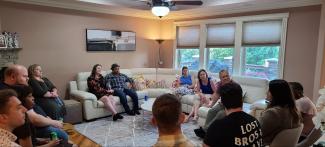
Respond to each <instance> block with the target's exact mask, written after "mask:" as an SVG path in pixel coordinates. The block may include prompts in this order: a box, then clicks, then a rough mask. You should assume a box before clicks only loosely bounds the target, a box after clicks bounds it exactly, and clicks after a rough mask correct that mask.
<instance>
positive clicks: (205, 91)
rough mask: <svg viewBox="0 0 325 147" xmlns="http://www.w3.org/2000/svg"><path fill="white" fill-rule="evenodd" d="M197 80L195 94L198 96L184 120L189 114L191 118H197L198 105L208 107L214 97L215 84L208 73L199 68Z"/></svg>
mask: <svg viewBox="0 0 325 147" xmlns="http://www.w3.org/2000/svg"><path fill="white" fill-rule="evenodd" d="M197 76H198V81H197V82H196V89H195V91H196V94H197V95H198V96H199V100H195V102H194V105H193V107H192V111H191V113H190V114H189V115H188V117H187V118H186V119H185V122H187V121H188V120H189V118H190V117H191V116H194V117H193V120H197V119H198V111H199V108H200V106H202V105H203V106H206V107H210V102H211V100H212V99H216V96H217V94H216V90H217V88H216V86H215V85H216V84H215V83H214V82H213V81H212V80H211V78H210V77H208V73H207V72H206V71H205V70H204V69H201V70H199V72H198V74H197Z"/></svg>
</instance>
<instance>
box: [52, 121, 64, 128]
mask: <svg viewBox="0 0 325 147" xmlns="http://www.w3.org/2000/svg"><path fill="white" fill-rule="evenodd" d="M52 125H53V126H54V127H56V128H63V123H62V122H61V121H57V120H53V124H52Z"/></svg>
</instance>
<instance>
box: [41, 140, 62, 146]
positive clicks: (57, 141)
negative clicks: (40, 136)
mask: <svg viewBox="0 0 325 147" xmlns="http://www.w3.org/2000/svg"><path fill="white" fill-rule="evenodd" d="M60 141H61V139H57V140H51V141H49V142H48V143H47V144H44V145H42V146H41V147H55V146H57V145H59V144H60Z"/></svg>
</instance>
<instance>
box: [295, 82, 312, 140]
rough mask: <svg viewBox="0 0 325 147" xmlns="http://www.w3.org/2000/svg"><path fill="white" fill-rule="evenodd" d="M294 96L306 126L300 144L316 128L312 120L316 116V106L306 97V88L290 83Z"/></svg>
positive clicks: (296, 83)
mask: <svg viewBox="0 0 325 147" xmlns="http://www.w3.org/2000/svg"><path fill="white" fill-rule="evenodd" d="M289 84H290V86H291V89H292V92H293V96H294V98H295V100H296V106H297V109H298V111H299V112H300V114H301V116H302V120H303V124H304V128H303V130H302V133H301V135H300V138H299V142H300V141H302V140H304V139H305V138H306V137H307V136H308V135H309V133H310V132H311V131H312V130H313V128H314V126H315V125H314V123H313V120H312V118H313V117H314V116H315V115H316V112H317V110H316V106H315V105H314V103H313V102H312V101H311V100H310V99H309V98H308V97H306V96H304V88H303V87H302V85H301V84H300V83H298V82H289Z"/></svg>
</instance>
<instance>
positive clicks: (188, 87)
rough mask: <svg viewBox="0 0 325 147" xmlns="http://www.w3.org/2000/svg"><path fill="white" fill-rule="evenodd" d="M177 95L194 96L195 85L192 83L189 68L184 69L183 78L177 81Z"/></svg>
mask: <svg viewBox="0 0 325 147" xmlns="http://www.w3.org/2000/svg"><path fill="white" fill-rule="evenodd" d="M175 86H176V90H175V94H176V95H181V96H182V95H187V94H194V91H193V88H194V84H193V82H192V77H191V75H189V74H188V68H187V67H186V66H184V67H183V68H182V76H181V77H177V79H176V81H175Z"/></svg>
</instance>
